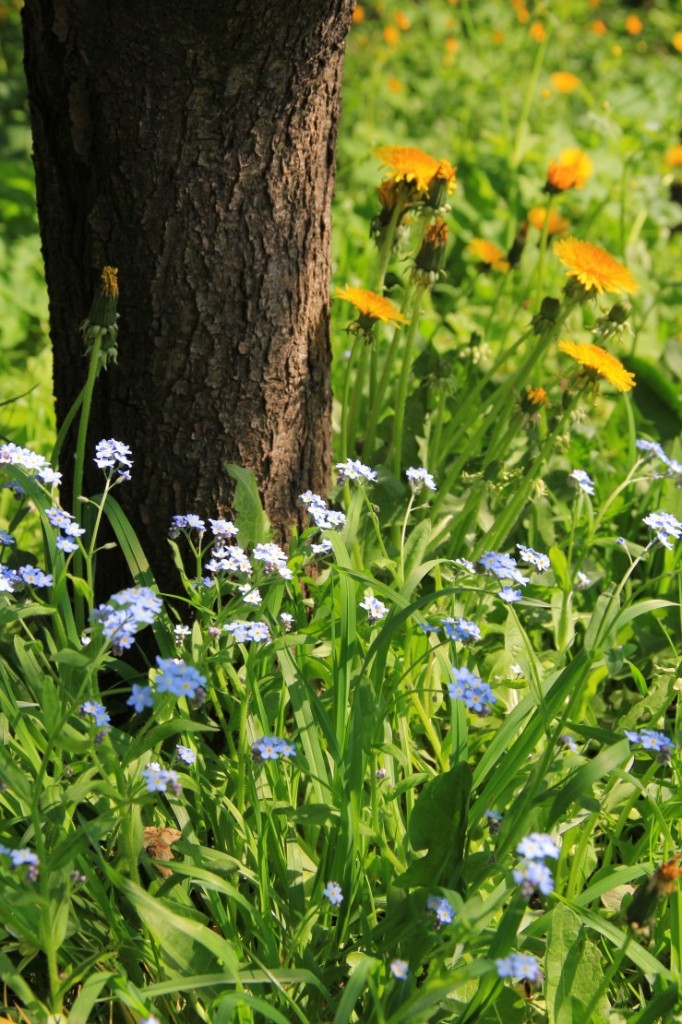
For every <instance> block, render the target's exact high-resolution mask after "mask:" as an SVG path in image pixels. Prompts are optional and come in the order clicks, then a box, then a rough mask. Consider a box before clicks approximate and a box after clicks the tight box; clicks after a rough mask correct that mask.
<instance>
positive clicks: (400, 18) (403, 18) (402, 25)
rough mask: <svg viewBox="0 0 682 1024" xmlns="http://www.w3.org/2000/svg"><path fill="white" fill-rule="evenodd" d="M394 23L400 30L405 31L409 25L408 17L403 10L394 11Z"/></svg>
mask: <svg viewBox="0 0 682 1024" xmlns="http://www.w3.org/2000/svg"><path fill="white" fill-rule="evenodd" d="M395 23H396V25H397V26H398V28H399V29H400V31H401V32H407V30H408V28H409V27H410V19H409V18H408V17H407V15H406V14H405V12H404V11H396V15H395Z"/></svg>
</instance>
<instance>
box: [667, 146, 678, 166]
mask: <svg viewBox="0 0 682 1024" xmlns="http://www.w3.org/2000/svg"><path fill="white" fill-rule="evenodd" d="M665 162H666V164H667V165H668V167H682V143H679V142H678V143H677V145H676V146H670V148H669V149H667V150H666V152H665Z"/></svg>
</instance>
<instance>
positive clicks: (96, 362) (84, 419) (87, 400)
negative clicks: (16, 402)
mask: <svg viewBox="0 0 682 1024" xmlns="http://www.w3.org/2000/svg"><path fill="white" fill-rule="evenodd" d="M101 349H102V339H101V337H100V336H96V337H94V338H93V341H92V352H91V353H90V365H89V366H88V376H87V380H86V381H85V385H84V387H83V391H82V396H83V397H82V402H81V415H80V421H79V423H78V439H77V441H76V465H75V468H74V474H73V499H72V511H73V516H74V518H75V520H76V523H77V524H78V526H82V525H83V505H82V503H81V502H80V501H79V498H80V496H81V492H82V490H83V467H84V465H85V445H86V441H87V434H88V423H89V422H90V410H91V408H92V395H93V392H94V390H95V381H96V380H97V374H98V373H99V370H100V352H101ZM72 564H73V574H74V576H75V577H76V578H77V579H81V578H82V576H83V553H82V551H81V549H80V548H78V550H77V551H75V552H74V555H73V563H72ZM73 613H74V619H75V621H76V629H77V630H78V631H79V633H80V632H82V631H83V629H84V628H85V615H84V611H83V596H82V594H81V593H80V591H79V590H78V589H76V590H74V595H73Z"/></svg>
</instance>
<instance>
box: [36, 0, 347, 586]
mask: <svg viewBox="0 0 682 1024" xmlns="http://www.w3.org/2000/svg"><path fill="white" fill-rule="evenodd" d="M353 6H354V0H305V2H304V3H296V2H290V0H164V2H163V3H153V2H149V0H26V4H25V7H24V10H23V23H24V37H25V46H26V58H25V64H26V74H27V80H28V87H29V101H30V108H31V120H32V128H33V139H34V162H35V168H36V179H37V194H38V211H39V217H40V224H41V233H42V241H43V253H44V257H45V271H46V278H47V285H48V291H49V298H50V326H51V336H52V342H53V349H54V367H55V368H54V386H55V394H56V402H57V417H58V422H61V420H62V419H63V417H64V416H65V415H66V413H67V411H68V409H69V408H70V406H71V403H72V402H73V400H74V398H75V397H76V395H77V394H78V391H79V390H80V388H81V386H82V384H83V381H84V379H85V378H84V375H85V373H86V362H85V359H84V356H83V349H82V342H81V340H80V337H79V330H78V328H79V324H80V322H81V321H82V319H83V317H84V315H85V314H86V312H87V310H88V308H89V305H90V301H91V297H92V294H93V290H94V287H95V284H96V282H97V280H98V277H99V272H100V270H101V267H102V266H103V265H104V264H112V265H114V266H116V267H118V268H119V284H120V289H121V292H120V299H119V313H120V330H119V357H118V366H113V367H112V368H111V369H109V370H108V371H107V372H106V373H103V374H101V375H100V378H99V381H98V384H97V389H96V393H95V401H94V412H93V422H92V428H91V431H90V438H91V446H92V445H94V442H95V441H96V440H98V439H99V438H101V437H115V438H116V439H117V440H120V441H124V442H125V443H127V444H129V445H130V446H131V447H132V449H133V456H134V460H135V466H134V469H133V477H132V481H131V482H130V483H129V484H126V485H125V487H121V488H119V489H117V492H116V495H117V498H119V500H120V501H121V502H122V504H123V505H124V507H125V509H126V511H127V513H128V515H129V516H130V518H131V520H132V522H133V524H134V526H135V528H136V530H137V532H138V535H139V537H140V539H141V541H142V544H143V547H144V549H145V551H146V552H147V554H148V557H149V558H150V561H151V562H152V565H153V567H154V568H155V569H156V571H157V573H158V574H160V579H161V580H162V581H164V582H167V581H168V580H169V574H168V571H167V558H168V555H167V543H166V539H165V537H166V533H167V528H168V523H169V517H170V516H171V515H173V514H175V513H185V512H196V513H199V514H202V515H215V514H216V512H217V511H218V510H225V509H227V508H229V504H230V496H231V481H230V479H229V477H228V475H227V474H226V472H225V469H224V465H225V463H226V462H236V463H238V464H240V465H243V466H247V467H250V468H252V469H253V470H254V471H255V473H256V475H257V478H258V480H259V485H260V487H261V493H262V497H263V501H264V505H265V508H266V511H267V512H268V514H269V515H270V518H271V520H272V522H273V523H274V524H275V526H276V527H277V529H278V531H279V532H280V533H284V532H286V529H287V527H288V526H289V524H291V522H292V521H293V520H294V519H295V518H296V516H297V504H296V503H297V496H298V494H300V493H301V491H302V490H305V489H306V488H308V487H310V488H312V489H313V490H318V491H322V492H323V491H324V489H325V486H326V485H327V482H328V473H329V463H330V402H331V396H330V385H329V363H330V348H329V275H330V249H329V241H330V201H331V195H332V188H333V181H334V152H335V143H336V128H337V121H338V117H339V91H340V81H341V69H342V68H341V66H342V57H343V47H344V42H345V37H346V34H347V30H348V27H349V23H350V16H351V12H352V8H353ZM71 443H72V444H73V441H72V442H71ZM63 463H64V465H63V469H64V470H65V471H66V474H67V476H68V474H69V470H70V462H69V459H68V455H67V457H66V458H64V460H63ZM96 472H97V471H95V473H96ZM86 482H87V484H88V486H89V488H90V491H89V493H93V492H94V490H96V489H98V488H99V487H100V486H101V478H99V477H98V476H92V475H91V477H90V479H89V480H88V481H86ZM65 493H69V492H68V490H65ZM86 493H88V492H86Z"/></svg>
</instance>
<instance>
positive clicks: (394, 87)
mask: <svg viewBox="0 0 682 1024" xmlns="http://www.w3.org/2000/svg"><path fill="white" fill-rule="evenodd" d="M387 85H388V91H389V92H394V93H401V92H404V91H405V86H404V85H403V83H402V82H401V81H400V79H399V78H389V80H388V83H387Z"/></svg>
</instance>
